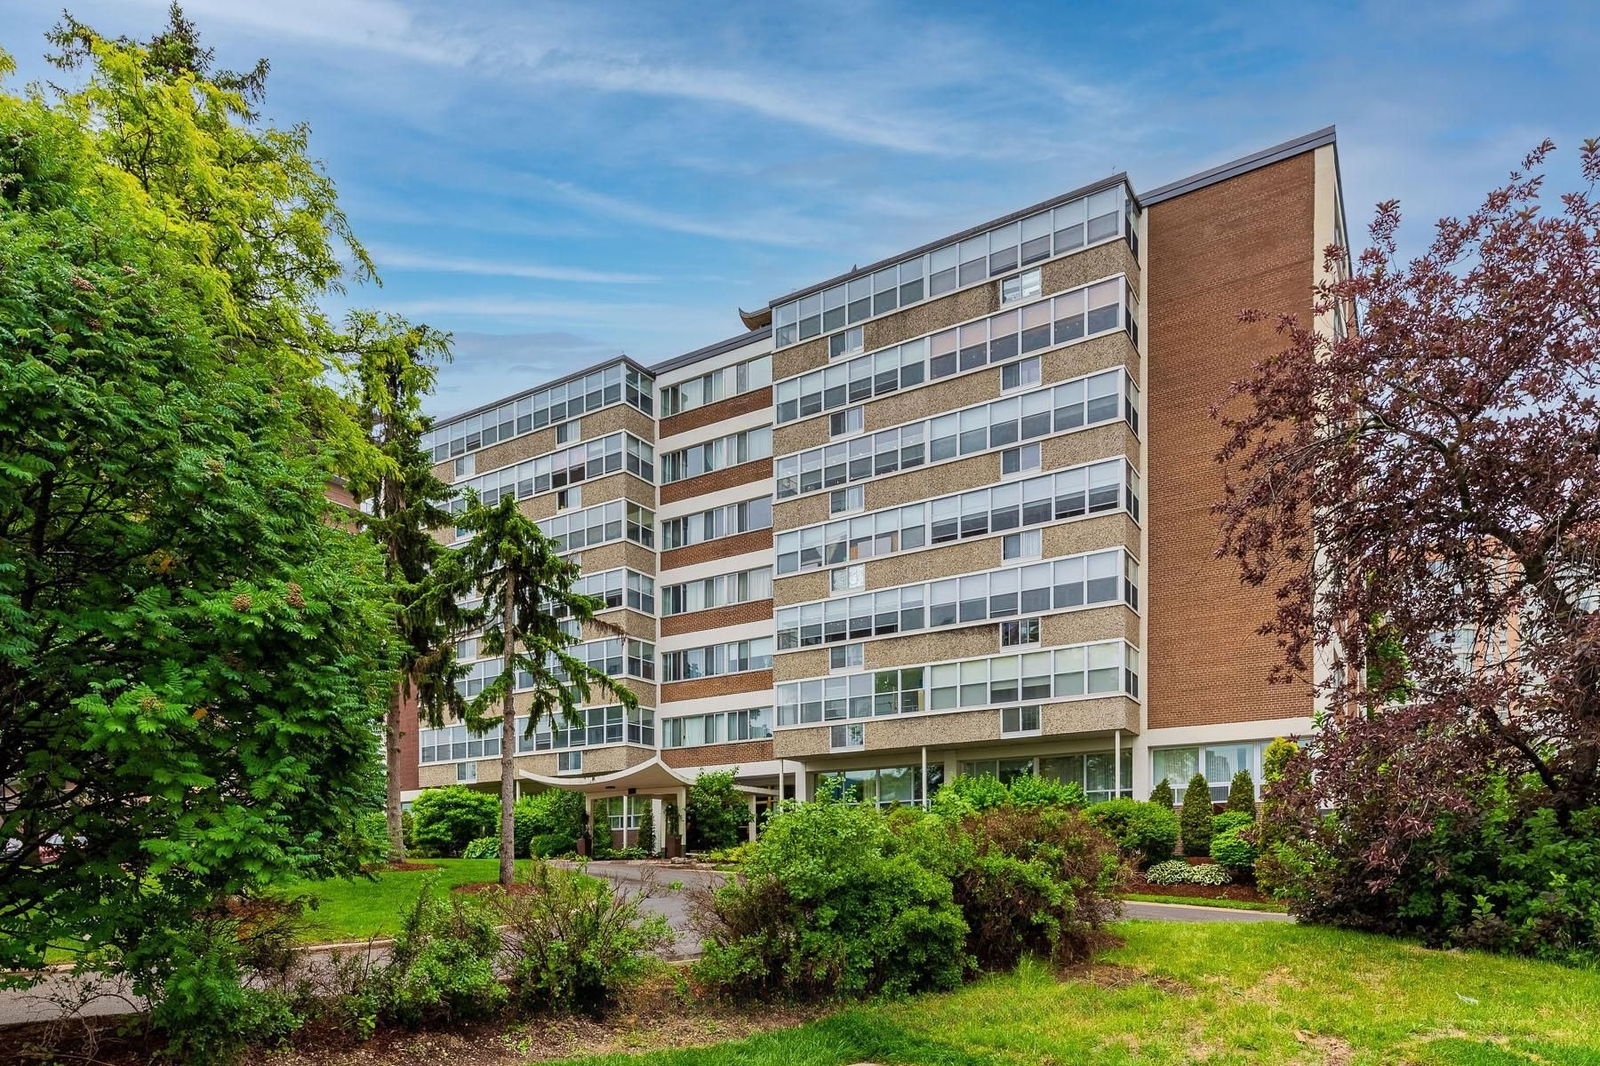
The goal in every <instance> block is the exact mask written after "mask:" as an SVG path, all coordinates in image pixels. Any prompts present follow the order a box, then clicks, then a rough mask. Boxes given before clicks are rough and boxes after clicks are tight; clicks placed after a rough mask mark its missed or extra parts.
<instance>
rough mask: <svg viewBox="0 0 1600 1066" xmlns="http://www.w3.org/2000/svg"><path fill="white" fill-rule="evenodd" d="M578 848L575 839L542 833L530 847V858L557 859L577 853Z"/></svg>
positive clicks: (558, 834) (534, 839)
mask: <svg viewBox="0 0 1600 1066" xmlns="http://www.w3.org/2000/svg"><path fill="white" fill-rule="evenodd" d="M577 847H578V841H577V840H576V838H574V837H569V836H563V835H561V834H560V833H540V834H539V835H538V836H536V837H534V838H533V841H532V842H531V843H530V844H529V845H528V857H529V858H533V859H550V858H555V857H556V856H559V855H569V854H571V853H572V852H574V851H576V850H577ZM497 857H498V856H497Z"/></svg>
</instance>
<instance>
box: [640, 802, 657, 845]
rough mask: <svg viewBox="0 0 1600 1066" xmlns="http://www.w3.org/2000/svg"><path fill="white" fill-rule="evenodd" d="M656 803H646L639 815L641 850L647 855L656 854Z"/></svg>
mask: <svg viewBox="0 0 1600 1066" xmlns="http://www.w3.org/2000/svg"><path fill="white" fill-rule="evenodd" d="M655 807H656V805H655V804H654V803H648V802H647V803H645V805H644V810H643V811H641V812H640V814H639V850H640V851H642V852H644V853H645V854H646V855H654V854H655V853H656V816H655Z"/></svg>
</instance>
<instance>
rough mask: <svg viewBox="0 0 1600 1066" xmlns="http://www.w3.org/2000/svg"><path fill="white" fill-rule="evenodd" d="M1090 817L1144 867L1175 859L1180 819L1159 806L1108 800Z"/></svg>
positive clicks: (1095, 807) (1098, 805) (1126, 853)
mask: <svg viewBox="0 0 1600 1066" xmlns="http://www.w3.org/2000/svg"><path fill="white" fill-rule="evenodd" d="M1089 817H1090V818H1092V819H1093V820H1094V822H1095V824H1097V825H1098V826H1100V828H1102V829H1104V830H1105V831H1106V832H1107V833H1109V834H1111V839H1112V840H1114V841H1115V842H1116V845H1117V848H1118V849H1119V850H1120V851H1121V852H1122V854H1123V855H1124V856H1126V857H1127V858H1129V859H1131V860H1132V861H1134V862H1136V863H1138V864H1139V865H1141V866H1149V865H1151V864H1153V863H1158V862H1164V861H1165V860H1167V859H1170V858H1172V849H1173V848H1174V847H1175V846H1176V845H1177V843H1178V816H1177V815H1176V814H1173V813H1172V811H1170V810H1168V809H1167V808H1165V807H1163V806H1161V804H1159V803H1141V802H1139V801H1138V800H1131V799H1113V800H1106V801H1105V802H1103V803H1096V804H1094V805H1093V806H1092V807H1090V808H1089Z"/></svg>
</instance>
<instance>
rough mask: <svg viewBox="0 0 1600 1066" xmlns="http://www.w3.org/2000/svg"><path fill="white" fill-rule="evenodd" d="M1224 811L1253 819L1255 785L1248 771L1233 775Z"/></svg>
mask: <svg viewBox="0 0 1600 1066" xmlns="http://www.w3.org/2000/svg"><path fill="white" fill-rule="evenodd" d="M1226 809H1227V810H1230V811H1238V812H1240V813H1241V814H1248V815H1250V816H1251V817H1255V813H1256V783H1255V781H1253V780H1252V779H1251V777H1250V771H1249V770H1240V771H1239V772H1238V773H1236V774H1234V775H1233V781H1232V782H1231V783H1230V784H1229V785H1228V802H1227V807H1226Z"/></svg>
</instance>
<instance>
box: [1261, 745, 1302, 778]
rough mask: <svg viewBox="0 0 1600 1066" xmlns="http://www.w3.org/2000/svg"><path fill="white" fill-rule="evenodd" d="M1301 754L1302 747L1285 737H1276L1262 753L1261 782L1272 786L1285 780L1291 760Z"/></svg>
mask: <svg viewBox="0 0 1600 1066" xmlns="http://www.w3.org/2000/svg"><path fill="white" fill-rule="evenodd" d="M1298 754H1300V745H1298V744H1296V743H1295V742H1294V741H1292V740H1286V739H1285V738H1283V737H1274V738H1273V739H1272V743H1270V744H1268V745H1267V746H1266V749H1265V750H1264V751H1262V753H1261V780H1262V782H1264V783H1265V784H1268V785H1270V784H1272V783H1273V782H1275V781H1278V780H1281V779H1282V778H1283V771H1284V768H1285V767H1286V766H1288V764H1289V760H1290V759H1292V758H1294V757H1295V756H1296V755H1298Z"/></svg>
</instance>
